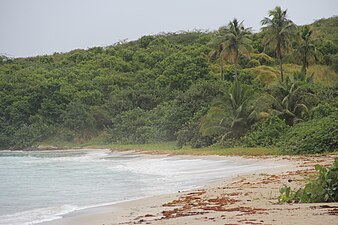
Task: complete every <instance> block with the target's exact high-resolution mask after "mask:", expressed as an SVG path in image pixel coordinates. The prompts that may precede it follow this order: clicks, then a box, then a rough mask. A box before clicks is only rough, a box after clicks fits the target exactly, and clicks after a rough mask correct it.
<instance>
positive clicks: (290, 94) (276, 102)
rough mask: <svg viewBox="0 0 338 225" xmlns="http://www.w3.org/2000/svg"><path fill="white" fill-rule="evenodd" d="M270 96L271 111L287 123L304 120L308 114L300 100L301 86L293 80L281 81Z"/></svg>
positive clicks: (306, 107) (291, 123) (306, 108)
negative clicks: (271, 99)
mask: <svg viewBox="0 0 338 225" xmlns="http://www.w3.org/2000/svg"><path fill="white" fill-rule="evenodd" d="M276 88H277V89H276V91H275V93H274V94H273V96H271V97H272V98H273V103H272V113H273V114H276V115H277V116H279V117H280V118H282V119H284V120H285V123H286V124H287V125H290V126H292V125H294V123H296V122H297V121H304V120H305V118H306V117H308V116H309V109H308V106H307V105H306V104H305V103H304V101H302V100H303V99H302V96H303V95H304V94H305V95H306V94H307V93H301V88H300V87H298V86H297V84H296V83H294V82H291V81H290V82H289V80H287V82H286V83H281V84H279V85H278V86H277V87H276Z"/></svg>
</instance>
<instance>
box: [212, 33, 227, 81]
mask: <svg viewBox="0 0 338 225" xmlns="http://www.w3.org/2000/svg"><path fill="white" fill-rule="evenodd" d="M224 41H225V40H224V29H222V28H220V29H218V31H217V32H216V37H215V38H214V39H213V41H212V42H211V43H210V45H211V46H212V48H213V50H212V51H211V52H210V53H209V57H210V58H211V59H213V60H215V59H217V58H219V66H220V79H221V80H224V74H223V73H224V72H223V71H224V58H225V51H224Z"/></svg>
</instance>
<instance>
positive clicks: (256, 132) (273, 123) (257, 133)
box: [240, 115, 288, 147]
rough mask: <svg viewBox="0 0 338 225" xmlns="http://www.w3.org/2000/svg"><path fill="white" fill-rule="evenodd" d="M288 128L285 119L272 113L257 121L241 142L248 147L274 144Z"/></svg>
mask: <svg viewBox="0 0 338 225" xmlns="http://www.w3.org/2000/svg"><path fill="white" fill-rule="evenodd" d="M287 129H288V126H287V125H286V124H285V122H284V121H283V120H281V119H280V118H278V117H277V116H273V115H272V116H270V117H268V118H266V119H263V120H262V121H260V122H258V123H256V124H255V125H254V126H253V127H252V129H251V131H250V132H248V133H247V134H246V135H245V136H244V137H243V138H241V141H240V142H241V144H243V145H244V146H247V147H257V146H263V147H267V146H274V145H275V144H276V143H277V142H278V141H279V139H280V138H281V136H283V134H284V133H285V132H286V131H287Z"/></svg>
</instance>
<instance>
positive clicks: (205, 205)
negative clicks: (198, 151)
mask: <svg viewBox="0 0 338 225" xmlns="http://www.w3.org/2000/svg"><path fill="white" fill-rule="evenodd" d="M335 157H336V155H320V156H307V157H303V156H280V157H275V156H271V157H269V156H266V157H224V158H227V159H229V158H231V160H252V161H256V162H257V161H261V162H262V163H264V162H276V163H277V162H278V163H282V164H283V166H279V167H276V168H270V169H262V170H259V171H256V172H254V173H252V172H251V173H242V174H236V172H235V171H234V176H233V177H231V178H228V179H226V180H223V181H217V182H213V183H210V184H207V185H206V186H204V187H201V188H198V189H194V190H190V191H182V192H180V191H179V192H177V193H173V194H165V195H156V196H153V197H147V198H142V199H138V200H134V201H126V202H121V203H117V204H112V205H106V206H102V207H94V208H89V209H84V210H78V211H75V212H72V213H69V214H66V215H65V216H63V218H62V219H58V220H53V221H50V222H45V223H42V224H43V225H56V224H58V225H66V224H74V225H77V224H79V225H80V224H81V225H94V224H101V225H102V224H105V225H108V224H111V225H113V224H166V225H169V224H172V225H174V224H196V225H198V224H210V223H211V224H314V225H315V224H328V225H329V224H337V215H338V213H337V209H338V203H309V204H304V203H302V204H296V203H294V204H278V196H279V189H280V187H281V186H282V185H283V184H286V185H289V186H291V187H293V188H299V187H301V186H303V185H304V183H305V180H306V179H307V178H308V177H309V176H311V174H313V173H314V165H316V164H320V165H326V166H329V165H330V164H331V163H332V161H333V160H334V158H335Z"/></svg>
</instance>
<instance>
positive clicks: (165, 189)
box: [0, 149, 278, 225]
mask: <svg viewBox="0 0 338 225" xmlns="http://www.w3.org/2000/svg"><path fill="white" fill-rule="evenodd" d="M276 166H278V165H275V164H272V163H264V164H262V163H259V162H256V163H255V162H254V163H253V162H246V161H243V162H242V161H235V160H224V159H222V158H220V157H198V158H196V157H180V156H152V155H143V154H136V153H132V152H128V153H123V152H111V151H109V150H108V149H107V150H62V151H61V150H60V151H59V150H53V151H0V225H5V224H6V225H10V224H13V225H14V224H15V225H21V224H22V225H28V224H37V223H41V222H46V221H50V220H54V219H58V218H61V217H62V216H63V215H65V214H67V213H70V212H73V211H75V210H80V209H85V208H90V207H95V206H100V205H105V204H112V203H117V202H121V201H128V200H133V199H138V198H142V197H147V196H153V195H157V194H165V193H174V192H177V191H183V190H189V189H193V188H196V187H200V186H203V185H205V184H207V183H208V182H212V181H217V180H220V179H225V178H228V177H231V176H233V175H235V174H240V173H244V172H251V171H257V170H261V169H266V168H270V167H276Z"/></svg>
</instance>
